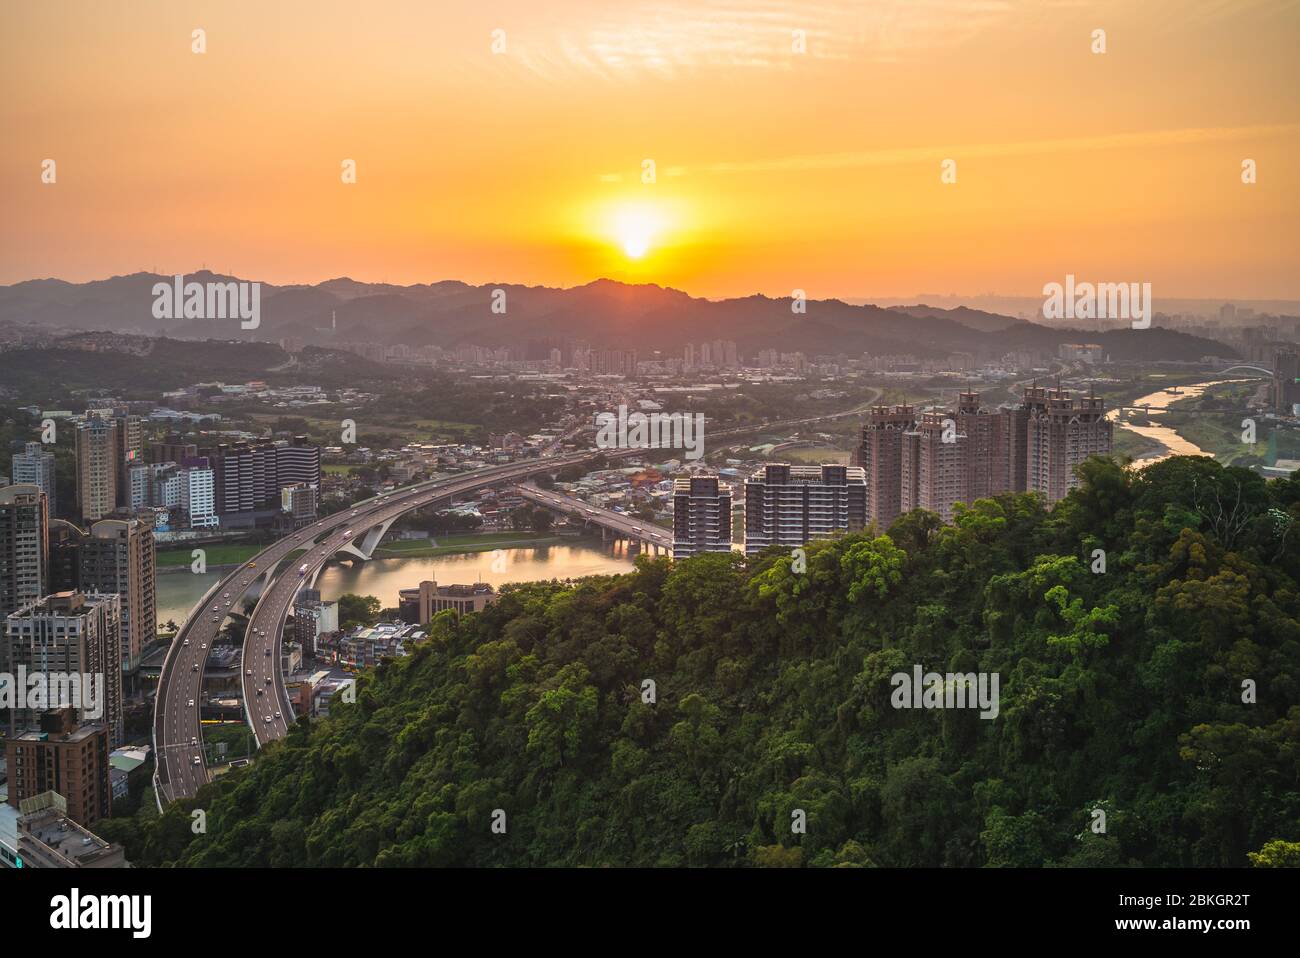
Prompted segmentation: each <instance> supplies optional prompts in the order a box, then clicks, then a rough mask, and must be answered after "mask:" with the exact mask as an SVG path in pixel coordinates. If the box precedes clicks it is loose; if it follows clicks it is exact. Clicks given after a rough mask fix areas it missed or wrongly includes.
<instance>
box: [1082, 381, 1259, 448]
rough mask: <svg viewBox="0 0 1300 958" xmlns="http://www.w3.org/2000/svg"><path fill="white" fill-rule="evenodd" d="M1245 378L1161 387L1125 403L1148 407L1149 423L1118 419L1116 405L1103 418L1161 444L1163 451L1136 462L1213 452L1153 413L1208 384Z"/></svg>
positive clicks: (1192, 396) (1195, 393)
mask: <svg viewBox="0 0 1300 958" xmlns="http://www.w3.org/2000/svg"><path fill="white" fill-rule="evenodd" d="M1248 381H1249V380H1244V379H1216V380H1213V381H1212V382H1205V383H1196V384H1194V385H1191V386H1179V387H1177V388H1178V392H1177V393H1176V394H1172V395H1171V394H1170V393H1167V392H1165V391H1164V390H1163V389H1161V390H1160V391H1158V392H1153V393H1151V394H1150V395H1147V396H1143V397H1141V398H1140V399H1135V400H1133V402H1131V403H1129V404H1128V405H1130V406H1150V407H1151V418H1152V424H1151V425H1150V426H1135V425H1133V424H1131V423H1127V422H1121V421H1120V420H1119V410H1118V409H1112V410H1111V411H1110V412H1108V413H1107V414H1106V418H1107V419H1110V420H1111V421H1112V422H1115V423H1116V425H1119V426H1121V427H1123V428H1124V429H1127V430H1128V431H1129V432H1135V433H1137V434H1138V435H1139V436H1144V437H1146V438H1147V439H1154V440H1155V441H1156V442H1159V443H1161V444H1162V445H1163V446H1164V447H1165V451H1163V452H1158V453H1151V454H1149V455H1145V456H1142V457H1141V458H1139V459H1138V460H1137V465H1139V466H1149V465H1151V464H1152V463H1157V462H1160V461H1162V460H1164V459H1168V458H1169V457H1170V456H1213V455H1214V454H1213V453H1210V452H1206V451H1205V450H1204V449H1202V448H1201V447H1200V446H1198V445H1196V443H1194V442H1191V441H1190V440H1187V439H1184V438H1183V437H1182V436H1180V435H1179V434H1178V432H1177V430H1175V429H1174V428H1173V427H1172V426H1166V425H1163V424H1161V423H1160V420H1159V419H1158V418H1157V417H1159V416H1160V415H1161V414H1163V413H1164V412H1165V411H1166V410H1168V408H1169V406H1170V405H1171V404H1173V403H1176V402H1181V401H1182V400H1184V399H1195V398H1197V397H1198V396H1200V395H1202V394H1203V393H1204V392H1205V390H1207V389H1209V388H1210V387H1211V386H1218V385H1220V384H1222V383H1239V382H1248Z"/></svg>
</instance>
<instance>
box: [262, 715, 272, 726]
mask: <svg viewBox="0 0 1300 958" xmlns="http://www.w3.org/2000/svg"><path fill="white" fill-rule="evenodd" d="M262 721H263V722H265V723H266V724H267V725H270V724H271V716H269V715H268V716H266V718H264V719H262Z"/></svg>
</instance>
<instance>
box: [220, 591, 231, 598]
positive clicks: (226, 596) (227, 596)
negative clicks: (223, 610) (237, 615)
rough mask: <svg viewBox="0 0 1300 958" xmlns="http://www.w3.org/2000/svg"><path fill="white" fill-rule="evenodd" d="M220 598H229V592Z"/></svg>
mask: <svg viewBox="0 0 1300 958" xmlns="http://www.w3.org/2000/svg"><path fill="white" fill-rule="evenodd" d="M222 598H223V599H229V598H230V593H229V592H227V593H226V594H225V595H223V596H222Z"/></svg>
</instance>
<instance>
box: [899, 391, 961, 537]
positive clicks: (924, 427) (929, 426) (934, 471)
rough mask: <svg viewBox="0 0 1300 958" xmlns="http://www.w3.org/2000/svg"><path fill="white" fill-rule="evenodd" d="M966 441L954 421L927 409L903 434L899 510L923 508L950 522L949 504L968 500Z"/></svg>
mask: <svg viewBox="0 0 1300 958" xmlns="http://www.w3.org/2000/svg"><path fill="white" fill-rule="evenodd" d="M969 454H970V442H969V439H968V437H966V436H965V435H963V434H962V433H961V432H959V431H958V426H957V421H956V419H955V418H953V417H952V416H951V415H947V414H945V413H936V412H928V413H925V414H924V415H923V416H922V417H921V421H920V423H918V424H917V426H916V428H914V429H911V430H909V431H907V432H905V433H904V434H903V474H902V487H903V511H904V512H911V511H912V510H913V509H925V510H927V511H929V512H934V513H937V514H938V515H939V516H941V517H942V518H943V521H944V522H951V521H952V517H953V505H954V504H955V503H958V502H969V501H970V497H969V495H968V493H967V476H968V474H969V471H970V465H969Z"/></svg>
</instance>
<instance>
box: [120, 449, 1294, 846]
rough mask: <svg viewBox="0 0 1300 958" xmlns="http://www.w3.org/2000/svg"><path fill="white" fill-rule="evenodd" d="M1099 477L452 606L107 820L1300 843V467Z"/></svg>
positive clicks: (693, 838) (466, 831)
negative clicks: (917, 698) (221, 768)
mask: <svg viewBox="0 0 1300 958" xmlns="http://www.w3.org/2000/svg"><path fill="white" fill-rule="evenodd" d="M1080 473H1081V478H1082V480H1083V482H1082V486H1081V488H1080V489H1078V490H1076V491H1075V492H1074V493H1073V494H1071V496H1070V497H1069V498H1068V499H1067V500H1066V501H1064V502H1062V503H1060V504H1059V505H1058V506H1057V507H1056V508H1055V509H1054V510H1052V511H1050V512H1049V511H1047V510H1046V509H1045V508H1044V507H1043V505H1042V502H1041V500H1039V499H1038V498H1037V497H1035V496H1032V495H1024V494H1009V495H1003V496H998V497H997V498H995V499H991V500H981V501H979V502H977V503H975V504H974V506H973V507H971V508H969V509H966V510H964V511H963V512H962V513H961V514H960V516H959V517H958V518H957V520H956V522H955V523H954V524H953V525H951V526H947V527H945V526H943V525H942V524H941V523H940V522H939V520H938V519H937V518H936V517H935V516H933V515H930V514H927V513H923V512H915V513H911V514H908V515H906V516H904V517H902V518H900V519H899V520H898V521H897V522H896V523H895V524H894V526H893V527H892V528H890V529H889V531H888V534H887V535H880V534H878V533H876V532H874V531H869V532H867V533H863V534H856V535H849V536H845V537H843V538H838V539H834V540H829V541H819V542H816V543H812V544H810V545H809V546H808V547H807V549H806V570H805V571H798V570H797V569H796V568H795V565H796V563H797V559H796V558H795V557H792V556H791V554H789V553H784V552H781V551H779V550H770V551H769V552H768V553H767V554H764V555H762V556H759V557H754V558H752V559H749V560H746V559H745V558H744V557H743V556H739V555H717V554H715V555H705V556H700V557H697V558H694V559H690V560H686V561H683V562H678V563H671V562H669V561H667V560H662V559H661V560H657V561H649V560H647V559H644V558H643V559H642V560H641V561H639V562H638V565H637V570H636V571H635V572H634V573H631V574H628V575H622V576H613V577H598V578H591V579H586V580H582V581H580V582H578V583H576V584H571V585H566V584H555V583H553V584H538V585H529V586H526V587H520V588H517V589H514V590H511V591H508V592H507V593H506V594H505V595H504V596H503V597H502V599H501V601H500V602H499V603H498V604H497V605H495V606H493V607H490V608H489V609H488V610H487V611H485V612H483V613H481V614H478V615H471V616H466V617H463V618H459V619H458V618H456V617H455V615H454V614H452V613H444V614H443V615H442V616H440V617H439V618H438V619H436V620H435V621H434V622H433V623H432V624H431V629H430V638H429V639H428V641H426V642H422V643H420V644H419V646H418V647H417V648H416V651H415V652H414V654H412V655H411V656H409V657H408V658H406V659H403V660H400V661H391V662H386V663H384V664H383V665H382V666H380V667H379V668H377V669H375V670H373V672H370V673H367V674H366V675H365V676H364V677H363V678H362V679H361V681H360V685H359V691H358V695H357V700H356V702H355V704H352V705H338V706H336V708H334V709H333V710H332V711H333V713H334V714H333V715H331V717H330V718H329V719H327V720H319V721H308V720H305V719H304V720H300V721H299V723H298V724H297V726H296V727H295V728H294V729H293V730H292V731H291V733H290V735H289V736H288V738H287V739H286V740H284V741H283V742H281V743H278V744H277V745H275V746H272V747H270V748H268V749H266V750H265V751H264V752H263V753H262V754H261V755H260V756H259V759H258V760H257V762H256V763H255V765H254V766H252V767H250V768H247V769H243V770H239V771H236V772H233V773H231V774H229V775H226V776H224V777H222V778H220V779H219V780H218V781H216V782H214V783H213V784H212V785H210V786H208V787H206V788H205V789H204V791H203V792H202V793H201V794H200V795H199V796H198V798H197V799H196V800H195V801H189V802H178V803H175V804H173V805H171V806H169V807H168V808H167V810H166V812H165V814H163V815H162V816H158V815H157V814H156V811H155V810H154V809H152V808H147V809H146V810H145V811H143V812H141V813H140V814H138V815H137V816H136V817H134V818H119V819H112V820H110V821H109V822H106V823H104V825H103V827H102V831H103V832H104V833H105V835H106V837H110V838H114V839H116V840H119V841H123V842H125V843H126V845H127V855H128V858H130V859H131V860H132V861H133V862H134V863H135V864H137V865H179V866H291V865H320V866H407V865H425V866H441V865H449V866H463V865H475V866H501V865H520V866H524V865H541V866H545V865H560V866H621V865H640V866H731V865H757V866H1128V865H1134V866H1137V865H1141V866H1250V865H1257V866H1268V865H1297V864H1300V622H1298V621H1297V618H1298V617H1300V588H1298V586H1297V583H1298V582H1300V481H1297V480H1295V479H1290V480H1285V481H1274V482H1271V483H1266V482H1265V481H1264V480H1262V479H1261V478H1260V477H1259V476H1258V475H1256V474H1255V473H1253V472H1251V471H1249V470H1246V469H1239V468H1224V467H1221V466H1220V465H1218V464H1217V463H1216V462H1214V461H1213V460H1211V459H1206V458H1187V457H1180V458H1174V459H1170V460H1166V461H1165V462H1162V463H1159V464H1157V465H1154V466H1151V467H1149V468H1147V469H1146V470H1143V471H1140V472H1139V471H1135V470H1132V469H1128V468H1125V467H1124V466H1121V465H1118V464H1116V463H1113V462H1110V461H1107V460H1101V459H1094V460H1090V461H1089V462H1088V463H1086V464H1085V465H1084V466H1083V467H1082V468H1081V470H1080ZM1094 550H1103V551H1104V557H1105V571H1104V572H1095V571H1093V567H1094V565H1095V564H1099V563H1097V559H1096V558H1095V557H1094ZM917 664H919V665H921V666H923V667H924V669H925V670H927V671H929V670H933V671H937V672H959V673H967V672H978V671H982V672H989V673H994V672H996V673H998V675H999V676H1000V693H1001V699H1000V711H999V714H998V715H997V717H996V718H994V719H981V718H980V717H979V715H978V712H977V711H976V710H972V709H963V710H957V709H948V710H917V709H912V710H901V709H895V708H894V707H892V706H891V693H892V691H893V689H892V686H891V683H890V676H891V675H892V674H894V673H896V672H907V673H910V672H911V670H912V668H913V666H914V665H917ZM646 679H650V680H653V682H654V683H655V699H656V700H655V701H654V702H653V703H647V702H646V701H644V698H645V696H644V695H643V691H642V690H643V687H644V686H643V682H644V680H646ZM196 807H201V808H203V809H204V810H205V811H206V813H207V832H206V834H201V835H195V834H193V832H192V831H191V817H190V812H191V810H192V809H194V808H196ZM495 809H502V810H504V812H505V822H506V830H505V833H504V834H498V833H494V832H493V830H492V823H493V813H494V810H495ZM797 809H802V810H803V813H804V815H805V816H806V832H805V833H803V834H797V833H795V832H794V831H793V829H792V821H794V817H793V813H794V812H795V810H797ZM1097 810H1100V811H1101V812H1104V816H1105V830H1104V832H1103V831H1099V830H1095V827H1094V823H1096V822H1099V821H1100V816H1099V815H1098V814H1097Z"/></svg>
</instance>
